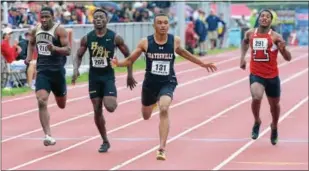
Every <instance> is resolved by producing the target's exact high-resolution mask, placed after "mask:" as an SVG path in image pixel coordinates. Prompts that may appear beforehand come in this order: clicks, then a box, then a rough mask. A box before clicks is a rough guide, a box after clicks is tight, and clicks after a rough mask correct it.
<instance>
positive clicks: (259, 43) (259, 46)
mask: <svg viewBox="0 0 309 171" xmlns="http://www.w3.org/2000/svg"><path fill="white" fill-rule="evenodd" d="M267 46H268V39H266V38H254V39H253V60H254V61H258V62H267V61H270V58H269V54H268V52H267ZM261 51H262V52H263V53H258V52H261Z"/></svg>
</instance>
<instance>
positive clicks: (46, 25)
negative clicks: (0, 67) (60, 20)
mask: <svg viewBox="0 0 309 171" xmlns="http://www.w3.org/2000/svg"><path fill="white" fill-rule="evenodd" d="M40 20H41V21H40V22H41V23H40V24H38V25H37V26H36V27H35V28H34V29H33V30H32V31H31V36H30V37H31V39H30V43H29V45H28V55H27V59H26V60H25V62H26V63H29V62H30V61H31V58H32V53H33V48H34V47H36V49H37V53H38V58H37V64H36V65H37V69H36V70H37V77H36V88H35V91H36V97H37V100H38V106H39V114H40V115H39V116H40V121H41V125H42V127H43V131H44V133H45V139H44V145H45V146H48V145H54V144H56V140H55V139H54V138H52V135H51V131H50V115H49V113H48V111H47V101H48V98H49V94H50V92H51V91H52V92H53V94H54V95H55V99H56V102H57V105H58V107H59V108H61V109H63V108H65V105H66V99H67V88H66V80H65V68H64V66H65V63H66V56H69V55H70V53H71V49H70V47H69V40H68V33H67V31H66V30H65V29H64V28H63V27H62V26H60V25H59V24H57V23H55V22H54V12H53V10H52V9H51V8H49V7H43V8H42V10H41V17H40Z"/></svg>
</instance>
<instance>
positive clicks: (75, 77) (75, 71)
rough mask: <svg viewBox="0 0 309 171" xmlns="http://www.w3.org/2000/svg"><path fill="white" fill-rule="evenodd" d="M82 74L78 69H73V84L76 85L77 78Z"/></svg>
mask: <svg viewBox="0 0 309 171" xmlns="http://www.w3.org/2000/svg"><path fill="white" fill-rule="evenodd" d="M79 76H80V74H79V71H78V70H74V71H73V76H72V85H75V83H76V80H77V78H78V77H79Z"/></svg>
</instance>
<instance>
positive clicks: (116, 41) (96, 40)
mask: <svg viewBox="0 0 309 171" xmlns="http://www.w3.org/2000/svg"><path fill="white" fill-rule="evenodd" d="M93 19H94V20H93V21H94V27H95V29H94V30H93V31H91V32H89V33H88V34H87V35H86V36H84V37H83V38H82V40H81V45H80V48H79V49H78V52H77V56H76V58H75V65H74V74H73V78H72V83H73V84H75V81H76V79H77V77H78V76H79V71H78V69H79V67H80V65H81V62H82V58H83V56H84V53H85V52H86V50H87V49H88V50H89V55H90V70H89V95H90V98H91V101H92V104H93V108H94V120H95V123H96V126H97V128H98V130H99V132H100V134H101V137H102V139H103V143H102V145H101V147H100V148H99V152H107V151H108V149H109V148H110V142H109V140H108V138H107V134H106V128H105V119H104V116H103V110H102V105H103V104H104V106H105V108H106V110H107V111H109V112H114V111H115V109H116V108H117V89H116V85H115V73H114V69H113V68H112V66H111V62H110V60H111V59H112V58H113V57H114V52H115V48H116V47H118V48H119V49H120V51H121V52H122V54H123V55H124V56H125V57H128V56H129V55H130V52H129V49H128V47H127V45H126V44H125V43H124V40H123V39H122V37H120V36H119V35H117V34H116V33H115V32H113V31H111V30H110V29H107V28H106V24H107V22H108V18H107V13H106V12H105V11H104V10H103V9H96V10H95V11H94V13H93ZM136 83H137V82H136V81H135V80H134V78H133V75H132V65H130V66H128V77H127V85H128V86H129V87H130V88H131V89H133V88H134V87H135V86H136Z"/></svg>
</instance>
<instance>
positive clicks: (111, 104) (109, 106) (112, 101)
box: [103, 96, 118, 113]
mask: <svg viewBox="0 0 309 171" xmlns="http://www.w3.org/2000/svg"><path fill="white" fill-rule="evenodd" d="M103 103H104V107H105V108H106V110H107V111H108V112H110V113H113V112H114V111H115V110H116V108H117V106H118V104H117V97H115V96H105V97H104V98H103Z"/></svg>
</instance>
